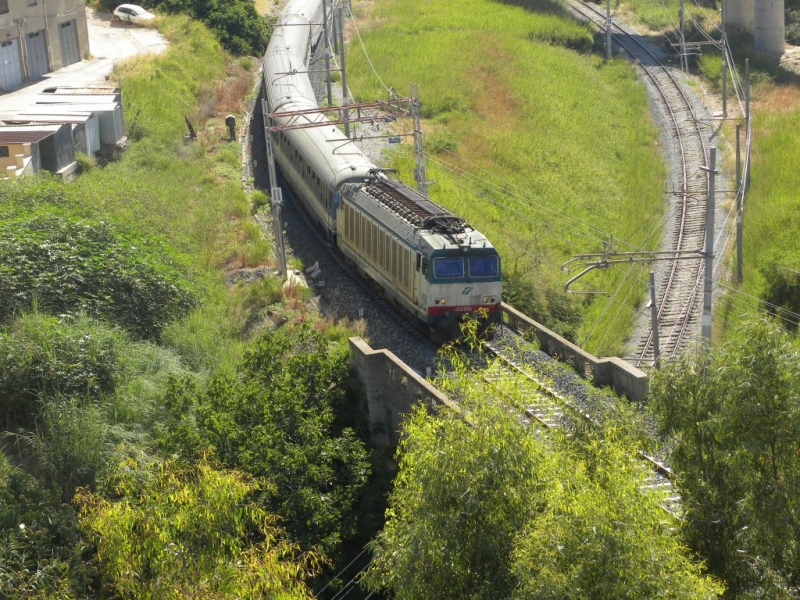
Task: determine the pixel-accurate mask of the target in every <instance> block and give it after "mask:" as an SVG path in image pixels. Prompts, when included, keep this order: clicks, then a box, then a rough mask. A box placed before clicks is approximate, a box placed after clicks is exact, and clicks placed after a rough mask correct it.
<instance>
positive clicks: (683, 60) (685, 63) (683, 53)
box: [678, 0, 689, 73]
mask: <svg viewBox="0 0 800 600" xmlns="http://www.w3.org/2000/svg"><path fill="white" fill-rule="evenodd" d="M683 13H684V8H683V0H681V7H680V9H678V18H679V20H680V26H681V39H680V50H681V71H683V72H684V73H686V71H688V70H689V62H688V61H687V60H686V34H685V33H684V18H683Z"/></svg>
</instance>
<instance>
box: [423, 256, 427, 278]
mask: <svg viewBox="0 0 800 600" xmlns="http://www.w3.org/2000/svg"><path fill="white" fill-rule="evenodd" d="M422 275H423V276H424V277H427V276H428V257H427V256H423V257H422Z"/></svg>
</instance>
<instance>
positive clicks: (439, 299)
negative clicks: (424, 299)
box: [436, 298, 447, 304]
mask: <svg viewBox="0 0 800 600" xmlns="http://www.w3.org/2000/svg"><path fill="white" fill-rule="evenodd" d="M436 304H447V298H437V299H436Z"/></svg>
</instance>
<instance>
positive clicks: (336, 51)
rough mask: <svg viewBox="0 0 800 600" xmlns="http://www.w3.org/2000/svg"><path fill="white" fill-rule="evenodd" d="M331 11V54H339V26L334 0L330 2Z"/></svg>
mask: <svg viewBox="0 0 800 600" xmlns="http://www.w3.org/2000/svg"><path fill="white" fill-rule="evenodd" d="M331 10H332V11H333V53H334V54H339V26H338V23H337V21H336V14H337V10H338V9H337V8H336V0H331Z"/></svg>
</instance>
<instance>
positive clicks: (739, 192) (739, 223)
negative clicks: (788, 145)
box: [736, 123, 744, 283]
mask: <svg viewBox="0 0 800 600" xmlns="http://www.w3.org/2000/svg"><path fill="white" fill-rule="evenodd" d="M741 129H742V124H741V123H737V124H736V278H737V279H738V281H739V283H741V282H742V281H743V280H744V276H743V274H742V259H743V257H744V250H743V247H742V245H743V239H742V233H743V229H744V222H743V219H742V199H743V198H744V186H742V156H741V149H740V146H739V134H740V132H741Z"/></svg>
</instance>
